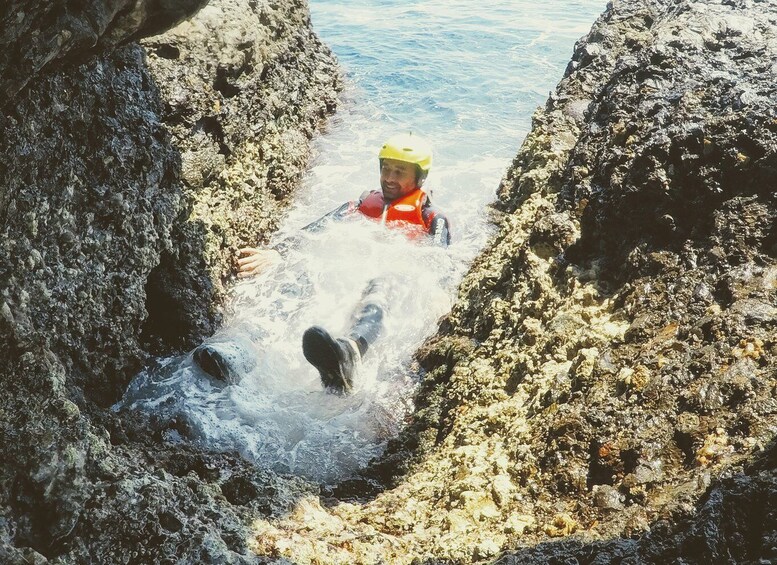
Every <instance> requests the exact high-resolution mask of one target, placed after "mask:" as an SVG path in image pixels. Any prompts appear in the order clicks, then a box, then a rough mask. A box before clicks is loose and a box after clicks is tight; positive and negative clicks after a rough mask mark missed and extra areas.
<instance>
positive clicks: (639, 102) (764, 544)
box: [263, 0, 777, 564]
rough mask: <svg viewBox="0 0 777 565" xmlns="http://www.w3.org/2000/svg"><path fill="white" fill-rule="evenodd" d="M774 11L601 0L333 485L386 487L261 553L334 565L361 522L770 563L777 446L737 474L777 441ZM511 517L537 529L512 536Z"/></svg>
mask: <svg viewBox="0 0 777 565" xmlns="http://www.w3.org/2000/svg"><path fill="white" fill-rule="evenodd" d="M776 21H777V7H775V6H774V5H773V4H769V3H763V2H759V3H753V2H747V1H738V0H735V1H733V2H729V1H725V2H723V1H718V0H705V1H697V0H684V1H681V2H669V1H663V0H661V1H655V2H652V1H651V2H647V1H644V0H629V1H622V2H613V3H610V5H609V6H608V8H607V10H606V11H605V13H604V14H603V15H602V17H601V18H600V19H599V20H598V21H597V22H596V24H595V25H594V26H593V28H592V30H591V32H590V33H589V34H588V35H587V36H586V37H585V38H584V39H582V40H581V41H580V42H579V43H578V45H577V46H576V49H575V54H574V56H573V58H572V62H571V63H570V65H569V67H568V69H567V72H566V75H565V77H564V78H563V80H562V81H561V83H560V84H559V86H558V88H557V90H556V92H555V93H554V94H553V95H552V96H551V98H550V100H549V101H548V103H547V105H546V106H545V107H544V108H543V109H541V110H539V111H538V112H537V113H536V114H535V116H534V121H533V128H532V131H531V132H530V134H529V135H528V137H527V139H526V141H525V142H524V144H523V146H522V148H521V151H520V152H519V154H518V156H517V157H516V159H515V160H514V162H513V166H512V167H511V169H510V170H509V171H508V173H507V175H506V177H505V179H504V181H503V182H502V185H501V187H500V189H499V193H498V195H499V201H498V203H497V207H498V208H499V211H500V212H501V213H502V218H503V220H502V226H501V227H502V229H501V231H500V232H499V233H498V234H497V235H496V236H495V237H494V238H493V240H492V241H491V242H490V244H489V245H488V246H487V249H486V251H484V253H483V254H482V255H481V256H480V257H479V258H478V259H476V261H475V263H474V265H473V267H472V270H471V271H470V273H468V275H467V276H466V277H465V279H464V280H463V282H462V284H461V287H460V291H459V300H458V302H457V303H456V304H455V306H454V308H453V310H452V312H451V313H450V314H449V315H448V316H447V317H446V318H445V320H444V321H443V323H442V324H441V326H440V328H441V329H440V333H439V334H438V335H437V336H435V337H434V338H432V339H431V340H430V341H429V342H428V343H427V344H425V345H424V347H423V349H422V350H421V352H420V353H419V360H420V363H421V365H422V367H423V368H424V372H425V373H424V374H425V381H424V383H423V384H422V386H421V388H420V391H419V394H418V397H417V398H416V406H417V407H418V412H417V413H416V415H415V417H414V419H413V421H412V422H411V424H410V426H409V427H408V428H407V429H406V430H405V431H404V432H403V433H402V434H401V436H400V438H399V439H398V440H397V441H394V442H392V443H391V444H390V445H389V448H388V451H387V453H386V454H385V456H384V458H383V460H382V461H378V462H376V463H375V465H374V466H372V467H371V468H370V469H368V470H366V471H365V473H364V477H365V480H364V481H362V482H361V483H359V482H357V481H352V482H350V483H349V484H348V486H349V487H350V488H352V489H358V487H359V485H360V484H370V480H372V481H373V485H374V482H375V481H379V482H382V484H383V485H384V487H385V490H384V491H383V492H380V493H379V494H376V489H375V487H374V486H372V487H371V489H372V490H367V491H361V492H360V491H359V490H351V491H350V492H349V491H348V490H347V489H344V490H343V491H341V492H340V495H341V496H343V497H346V496H347V497H351V498H354V497H358V496H360V495H361V496H368V497H369V498H368V500H366V501H365V502H363V503H361V504H359V505H353V504H342V505H339V506H333V507H332V508H331V509H330V510H329V512H330V514H331V517H332V519H333V520H337V521H338V524H340V526H339V527H338V530H337V534H336V535H335V534H331V533H329V532H327V531H325V530H324V529H317V528H312V529H311V528H310V527H309V526H308V525H307V524H304V523H302V522H299V521H295V520H294V519H293V518H289V519H287V520H284V521H281V522H275V523H274V524H273V526H272V528H271V529H272V531H274V532H275V534H276V536H277V537H276V539H278V540H279V541H277V543H276V547H283V551H281V552H280V553H279V554H280V555H284V556H287V557H289V558H291V559H293V560H298V561H300V562H303V563H307V562H311V561H312V557H311V555H312V554H311V548H313V547H315V548H316V549H317V550H318V551H321V552H324V553H323V554H321V556H320V558H321V559H323V560H324V561H326V560H327V559H334V558H335V553H334V552H330V550H328V549H327V547H328V545H327V544H330V545H334V544H335V543H336V541H337V540H342V539H344V538H346V537H348V536H350V537H351V538H352V539H364V536H365V535H366V532H367V530H368V529H369V528H371V527H372V528H375V529H377V530H379V531H381V532H384V533H385V537H380V536H378V537H373V538H371V541H370V543H355V544H353V545H352V547H351V548H350V549H349V550H348V557H349V559H350V560H351V561H353V562H374V561H377V560H378V556H379V555H381V553H382V552H386V551H391V552H393V553H392V555H396V554H397V552H399V554H400V555H401V557H398V558H396V559H397V561H398V562H410V561H412V560H413V559H414V558H415V559H417V562H423V563H448V562H462V563H466V562H471V561H472V560H473V559H485V558H486V555H485V554H481V553H479V548H480V547H483V546H482V543H483V540H484V539H494V540H500V547H501V549H503V550H504V549H509V548H517V547H519V546H521V547H525V546H530V545H533V544H537V543H541V542H546V543H542V544H541V545H539V546H538V547H536V548H527V549H523V550H520V551H509V552H507V553H506V554H505V555H504V556H503V557H501V558H500V559H499V561H498V562H499V563H504V564H507V563H548V562H552V563H566V562H577V561H586V562H589V561H590V562H596V563H610V562H619V561H620V560H624V562H625V561H628V562H635V563H636V562H649V563H666V562H673V561H679V560H683V561H684V562H685V561H687V562H700V563H711V562H720V561H725V560H727V559H733V560H735V561H737V562H744V561H747V562H759V560H761V561H760V562H771V561H772V560H774V555H775V553H774V552H775V549H774V539H775V521H774V512H772V511H770V510H769V508H772V507H774V506H775V504H774V501H775V498H776V496H775V495H776V494H777V490H775V480H777V472H776V471H775V464H774V463H775V461H774V447H773V445H772V446H771V447H769V451H768V453H767V455H766V456H765V457H764V458H763V459H761V461H762V463H760V464H759V465H760V466H758V467H757V468H758V470H757V471H756V470H754V468H753V467H751V468H750V470H746V471H745V472H742V467H743V465H745V464H746V462H747V461H748V460H749V459H751V458H753V457H756V456H757V454H758V452H759V450H760V449H763V447H764V446H769V445H770V442H772V441H773V438H774V437H775V430H777V402H776V401H775V399H774V390H775V388H776V387H777V380H776V379H777V361H776V360H775V356H774V352H775V350H776V349H777V343H775V326H774V320H773V310H774V308H775V306H777V293H776V292H775V288H777V287H775V282H774V281H775V273H776V272H777V253H776V251H777V248H776V247H775V246H776V244H777V239H776V237H777V231H775V225H777V223H776V222H775V220H777V197H775V194H776V193H775V191H774V186H775V181H777V121H776V120H775V113H774V109H773V107H774V101H775V84H777V83H776V82H775V78H777V77H775V67H774V61H775V60H777V57H776V56H777V34H775V29H777V28H775V25H774V24H775V22H776ZM463 343H466V344H468V345H467V348H466V353H465V354H455V355H454V354H451V350H452V348H454V349H455V347H456V345H454V344H463ZM497 461H503V463H499V464H497V463H496V462H497ZM502 469H504V471H503V470H502ZM503 473H507V475H508V476H509V478H510V482H511V483H512V484H514V485H515V490H514V491H510V493H509V497H508V498H507V500H506V501H505V499H504V498H503V497H502V496H501V495H498V496H499V498H500V504H499V505H494V506H493V509H494V510H495V511H496V512H497V514H495V515H489V516H487V517H485V516H482V515H478V518H479V521H478V522H477V524H471V523H470V522H469V521H470V520H472V518H471V517H469V515H467V514H466V509H467V505H466V501H462V500H461V492H471V493H482V490H483V488H484V487H485V486H486V485H488V484H489V480H490V479H491V477H493V476H495V475H500V474H503ZM472 496H475V495H474V494H473V495H472ZM470 498H471V497H470ZM756 499H757V500H756ZM468 500H470V499H468ZM591 502H594V504H591ZM751 504H752V512H751V508H750V505H751ZM387 513H391V515H395V514H401V515H407V514H410V515H412V516H413V520H414V524H415V526H414V528H413V530H412V531H407V530H394V529H391V528H387V527H386V524H387V521H386V514H387ZM515 515H529V516H531V517H532V518H533V521H534V523H536V524H537V527H534V528H525V529H522V528H512V527H511V528H510V529H509V530H510V531H509V532H508V531H507V530H505V529H504V528H503V527H502V526H501V525H502V524H504V523H506V521H507V520H509V519H510V517H511V516H515ZM529 522H530V523H531V521H529ZM263 527H264V526H263ZM273 528H274V529H273ZM708 528H709V535H707V533H706V532H707V531H708ZM646 532H647V533H646ZM505 534H508V537H507V538H502V537H500V536H503V535H505ZM572 534H573V535H574V536H575V541H569V540H563V539H562V540H560V541H558V542H555V543H547V542H548V539H549V537H553V536H558V537H561V538H564V537H566V536H569V535H572ZM640 534H644V535H643V536H642V537H641V538H640V539H639V540H636V539H629V537H630V536H638V535H640ZM389 536H390V537H389ZM489 536H490V537H489ZM599 538H605V539H615V540H616V541H614V542H611V543H604V542H601V543H598V544H594V545H584V542H586V541H589V542H590V541H591V540H595V539H599ZM313 540H315V541H313ZM337 555H338V558H340V557H341V556H342V554H337ZM430 555H433V556H434V557H433V558H431V557H429V556H430ZM729 556H732V557H729ZM697 559H698V561H694V560H697ZM424 560H425V561H424Z"/></svg>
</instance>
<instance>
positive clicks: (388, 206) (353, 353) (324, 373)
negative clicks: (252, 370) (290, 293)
mask: <svg viewBox="0 0 777 565" xmlns="http://www.w3.org/2000/svg"><path fill="white" fill-rule="evenodd" d="M378 162H379V165H380V190H370V191H367V192H365V193H363V194H362V195H361V196H360V197H359V199H358V200H355V201H350V202H346V203H345V204H343V205H342V206H340V207H339V208H337V209H336V210H333V211H332V212H330V213H328V214H326V215H325V216H323V217H322V218H320V219H318V220H316V221H315V222H313V223H312V224H309V225H308V226H305V227H304V228H303V229H304V230H307V231H316V230H317V229H320V228H321V227H322V226H323V225H324V223H325V221H326V220H329V219H334V220H339V219H342V218H345V217H347V216H349V215H352V214H362V215H363V216H366V217H368V218H372V219H374V220H377V221H380V222H381V223H382V224H384V225H386V226H387V227H388V228H392V229H401V230H403V231H404V232H405V233H406V234H407V235H408V236H409V237H411V238H424V239H427V240H431V241H432V242H433V243H435V244H437V245H440V246H443V247H447V246H448V244H449V243H450V238H451V236H450V224H449V222H448V218H447V217H446V216H445V214H443V213H442V212H441V211H440V210H439V209H438V208H437V207H436V206H434V205H433V204H432V203H431V200H430V198H429V195H428V194H427V193H426V192H424V191H423V190H422V188H421V187H422V186H423V184H424V181H425V180H426V177H427V175H428V174H429V171H430V169H431V166H432V151H431V147H430V145H429V144H428V143H427V142H426V141H425V140H424V139H422V138H420V137H418V136H416V135H413V134H398V135H395V136H393V137H391V138H390V139H388V140H387V141H386V142H385V143H384V144H383V146H382V147H381V149H380V151H379V153H378ZM238 253H239V258H238V276H239V277H250V276H253V275H256V274H259V273H261V272H262V271H264V270H265V269H267V268H268V267H269V266H271V265H274V264H276V263H278V262H279V261H281V260H282V259H281V255H280V253H279V251H278V250H277V249H258V248H253V247H246V248H243V249H240V250H239V252H238ZM392 284H393V283H392V281H390V280H387V279H374V280H372V281H371V282H370V284H369V285H368V287H367V289H366V290H365V292H364V295H363V296H362V299H361V301H360V302H359V304H358V305H357V307H356V309H355V311H354V315H353V323H352V325H351V328H350V331H349V332H348V334H347V335H346V336H343V337H337V338H336V337H333V336H332V335H330V333H329V332H328V331H327V330H325V329H324V328H322V327H320V326H312V327H310V328H308V329H307V330H305V333H304V334H303V336H302V352H303V354H304V355H305V359H307V360H308V362H309V363H310V364H311V365H313V366H314V367H315V368H316V369H317V370H318V372H319V375H320V376H321V382H322V384H323V386H324V388H325V389H326V390H327V391H330V392H337V393H348V392H350V391H351V389H352V388H353V378H354V371H355V368H356V366H357V365H358V363H359V361H360V360H361V358H362V357H364V355H365V354H366V353H367V351H368V350H369V348H370V345H372V344H373V343H374V342H375V340H376V339H377V338H378V337H379V336H380V333H381V330H382V328H383V316H384V313H385V310H386V308H387V306H388V302H389V299H390V295H391V293H392ZM194 360H195V362H196V363H197V364H198V365H199V366H200V367H201V368H202V369H203V370H204V371H205V372H206V373H208V374H209V375H211V376H213V377H215V378H217V379H220V380H224V381H227V382H235V381H236V380H238V378H239V377H236V376H235V375H234V374H233V373H234V371H233V369H232V368H231V367H230V366H229V361H228V359H227V358H226V357H225V356H224V355H223V354H222V352H220V351H219V349H218V348H216V347H214V346H213V345H212V344H203V345H201V346H199V347H198V348H197V349H195V350H194Z"/></svg>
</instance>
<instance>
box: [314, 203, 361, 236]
mask: <svg viewBox="0 0 777 565" xmlns="http://www.w3.org/2000/svg"><path fill="white" fill-rule="evenodd" d="M357 206H358V202H354V201H353V200H351V201H350V202H346V203H345V204H342V205H341V206H339V207H337V208H335V209H334V210H332V211H331V212H328V213H326V214H324V215H323V216H321V217H320V218H319V219H318V220H316V221H314V222H310V223H309V224H308V225H306V226H305V227H303V228H302V229H303V230H304V231H309V232H313V233H315V232H317V231H319V230H321V228H323V227H324V224H326V222H327V221H328V220H335V221H338V220H342V219H343V218H345V217H346V216H348V215H349V214H352V213H353V212H354V211H355V210H356V207H357Z"/></svg>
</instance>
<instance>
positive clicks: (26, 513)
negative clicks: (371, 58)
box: [0, 0, 340, 563]
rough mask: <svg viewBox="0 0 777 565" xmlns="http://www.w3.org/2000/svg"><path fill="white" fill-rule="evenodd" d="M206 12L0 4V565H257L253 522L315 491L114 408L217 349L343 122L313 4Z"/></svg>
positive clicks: (251, 1) (251, 0) (159, 5)
mask: <svg viewBox="0 0 777 565" xmlns="http://www.w3.org/2000/svg"><path fill="white" fill-rule="evenodd" d="M205 4H206V1H205V0H164V1H158V0H89V1H82V2H53V3H52V2H44V1H39V0H12V1H10V2H5V3H3V5H2V7H0V45H2V46H3V49H2V55H0V91H1V92H2V106H0V131H2V135H0V153H1V154H2V159H0V226H2V232H1V233H0V361H1V362H0V386H1V387H2V390H3V393H4V394H3V398H2V401H0V448H1V450H2V461H0V562H3V563H43V562H46V561H47V560H54V561H57V562H61V563H128V562H136V563H137V562H143V563H164V562H168V561H170V560H172V561H176V562H178V561H180V560H183V561H185V562H192V563H194V562H197V563H206V562H207V563H238V562H256V561H259V559H258V558H257V557H256V556H255V555H253V554H252V553H251V552H250V551H249V550H248V547H247V545H246V539H247V538H248V535H249V534H248V524H249V523H250V521H251V520H252V519H253V518H254V517H255V516H259V515H266V514H267V513H269V512H271V511H273V510H274V509H277V508H278V507H281V506H283V504H286V503H287V502H284V500H286V498H285V497H284V493H285V492H287V491H294V492H297V491H299V492H307V491H309V489H310V487H309V486H306V485H302V484H301V483H300V484H299V485H297V483H295V481H294V479H288V480H286V481H285V482H283V483H277V482H276V481H275V477H274V476H273V475H271V474H267V473H262V472H260V471H257V470H256V469H253V468H251V467H250V466H248V465H247V464H245V463H244V462H241V461H240V460H238V459H236V458H232V457H229V456H223V455H213V454H207V453H202V452H199V451H197V450H195V449H189V448H186V447H182V446H172V445H167V444H165V443H164V442H163V441H161V439H160V436H159V433H160V432H159V429H158V427H155V424H154V422H153V421H149V420H144V419H142V418H141V417H139V416H138V417H133V416H126V417H122V418H119V417H117V416H116V415H115V414H113V413H112V412H111V411H110V410H109V409H108V407H109V406H110V405H111V404H112V403H113V402H115V401H116V400H117V399H118V398H119V396H120V395H121V394H122V392H123V391H124V389H125V388H126V385H127V383H128V381H129V379H130V378H131V376H132V375H133V374H134V373H135V372H136V371H137V370H138V368H139V367H141V366H142V364H143V363H144V362H146V360H147V359H148V357H149V353H151V352H157V351H168V350H172V349H176V348H183V347H186V346H188V345H190V344H191V343H193V342H195V341H196V340H198V339H200V338H201V337H202V336H203V335H205V334H208V333H209V332H211V331H212V330H213V327H214V325H215V324H216V323H218V319H217V316H216V314H215V312H216V310H215V305H216V303H217V302H218V300H219V297H220V296H221V292H222V291H221V288H222V279H223V277H224V276H225V273H227V272H228V271H229V267H230V265H229V257H230V254H231V250H233V249H234V248H236V247H237V246H238V245H241V244H245V243H255V242H259V241H261V240H262V239H263V238H265V237H267V233H268V231H269V230H272V229H274V227H275V226H276V224H277V222H278V221H279V217H280V216H281V215H282V212H283V209H284V199H285V196H286V195H288V194H289V193H290V192H292V191H293V190H294V188H295V187H296V185H297V184H298V181H299V179H300V175H301V173H302V170H303V169H304V166H305V163H306V160H307V158H308V152H309V146H308V142H309V139H310V137H311V136H312V135H313V134H314V132H315V131H316V129H317V127H318V126H319V125H320V124H321V123H322V120H323V119H324V118H325V117H326V116H327V115H328V113H330V112H331V111H332V110H333V109H334V107H335V104H336V98H337V90H338V89H339V85H340V78H339V76H338V71H337V69H336V64H335V61H334V58H333V57H332V55H331V53H330V52H329V50H328V49H327V48H325V47H324V46H323V45H322V44H321V43H320V42H319V41H318V39H317V38H316V36H315V35H314V34H313V32H312V30H311V26H310V20H309V15H308V11H307V5H306V4H305V3H304V2H302V1H295V0H289V1H281V2H267V1H263V0H259V1H257V0H220V1H217V0H214V1H212V2H211V3H210V4H209V5H208V6H207V7H205V8H204V9H202V10H201V11H200V12H199V13H198V14H197V15H196V16H194V14H195V12H197V11H198V10H199V9H200V8H202V7H203V6H204V5H205ZM191 16H194V17H193V19H190V20H188V21H186V22H184V23H182V24H181V25H180V26H179V27H177V28H175V29H172V30H169V31H167V32H166V33H164V34H163V35H157V36H154V37H152V38H148V39H145V40H144V41H143V43H141V44H138V43H135V42H134V41H135V40H137V39H139V38H141V37H144V36H148V35H150V34H152V33H160V32H163V31H164V30H165V29H168V28H170V27H171V26H173V25H175V24H177V23H178V22H180V21H181V20H183V19H184V18H187V17H191ZM289 101H293V103H289ZM246 124H248V126H246ZM226 210H229V211H230V212H231V213H232V215H233V216H232V218H231V219H230V220H229V221H228V220H227V217H226ZM173 314H175V315H173ZM295 489H296V490H295Z"/></svg>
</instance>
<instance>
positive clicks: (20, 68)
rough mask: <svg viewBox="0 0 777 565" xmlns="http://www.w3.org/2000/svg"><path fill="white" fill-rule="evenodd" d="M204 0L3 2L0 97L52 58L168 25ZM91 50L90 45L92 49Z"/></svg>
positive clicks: (7, 97)
mask: <svg viewBox="0 0 777 565" xmlns="http://www.w3.org/2000/svg"><path fill="white" fill-rule="evenodd" d="M207 3H208V0H94V1H92V2H75V1H73V0H66V1H64V2H46V1H41V0H8V1H7V2H4V3H3V4H4V5H3V6H2V7H0V23H1V24H2V36H1V37H0V47H2V49H0V100H2V101H3V102H2V104H3V105H5V104H7V103H9V102H10V101H11V100H13V99H14V97H15V95H16V94H17V93H18V92H19V90H21V89H22V88H24V85H26V84H27V83H28V82H29V81H30V79H32V78H34V77H35V76H36V75H38V74H39V73H40V72H41V70H42V69H43V68H44V67H46V66H47V65H50V64H51V63H52V62H55V63H56V62H57V61H62V60H64V59H72V60H79V59H83V58H85V57H88V56H89V55H90V54H92V53H94V52H96V51H99V50H101V49H105V48H110V47H115V46H116V45H119V44H121V43H123V42H126V41H127V40H130V39H132V38H137V37H143V36H145V35H151V34H153V33H159V32H161V31H164V30H165V29H168V28H170V27H172V26H173V25H175V24H176V23H178V22H180V21H181V20H183V19H184V18H187V17H189V16H191V15H192V14H194V13H195V12H197V10H199V9H200V8H202V7H203V6H204V5H205V4H207ZM95 48H96V49H95Z"/></svg>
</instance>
